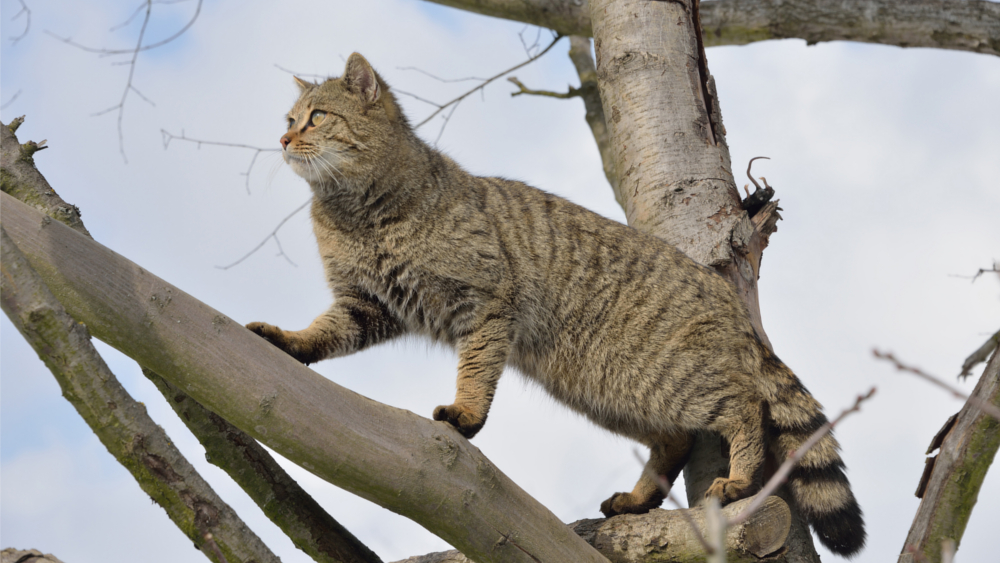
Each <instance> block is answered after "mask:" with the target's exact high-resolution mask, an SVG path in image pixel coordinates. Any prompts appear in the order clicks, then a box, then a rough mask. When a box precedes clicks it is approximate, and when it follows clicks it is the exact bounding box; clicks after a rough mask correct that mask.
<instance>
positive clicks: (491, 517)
mask: <svg viewBox="0 0 1000 563" xmlns="http://www.w3.org/2000/svg"><path fill="white" fill-rule="evenodd" d="M0 202H2V203H0V214H2V224H3V228H4V229H6V231H7V234H8V235H9V236H10V237H11V239H13V240H14V242H15V244H17V246H18V247H19V248H20V249H21V251H22V252H24V254H25V256H26V257H27V259H28V261H29V262H31V264H32V267H34V268H35V270H36V271H38V272H39V274H41V276H42V278H43V279H44V280H45V282H46V283H47V284H48V285H49V287H50V288H51V290H52V292H53V293H54V294H55V295H56V296H58V298H59V300H60V301H61V302H62V303H63V305H64V306H65V307H66V309H67V311H68V312H69V313H70V314H71V315H73V316H74V318H77V319H78V320H80V321H82V322H85V323H86V324H87V326H88V327H89V328H90V330H91V332H92V333H93V334H94V335H95V336H97V337H98V338H100V339H101V340H103V341H105V342H106V343H108V344H109V345H111V346H113V347H115V348H117V349H119V350H120V351H121V352H122V353H124V354H126V355H128V356H130V357H132V358H133V359H135V360H136V361H138V362H139V363H140V364H141V365H143V366H144V367H146V368H149V369H151V370H153V371H155V372H156V373H158V374H160V375H161V376H162V377H163V378H164V379H166V380H167V381H169V382H170V383H171V384H173V385H174V386H176V387H177V388H179V389H183V390H184V391H185V392H186V393H187V394H188V395H190V397H191V398H193V399H194V400H196V401H198V402H199V403H201V404H202V405H203V406H205V407H206V408H208V409H209V410H211V411H212V412H215V413H217V414H218V415H220V416H222V417H223V418H225V419H226V420H228V421H229V422H230V423H232V424H233V425H234V426H236V427H237V428H239V429H241V430H242V431H244V432H246V433H247V434H248V435H250V436H251V437H253V438H254V439H256V440H259V441H261V442H262V443H264V444H265V445H267V446H268V447H270V448H271V449H273V450H275V451H277V452H279V453H280V454H281V455H282V456H283V457H285V458H286V459H288V460H290V461H292V462H293V463H296V464H298V465H300V466H302V467H304V468H306V469H308V470H309V471H310V472H312V473H313V474H314V475H316V476H318V477H320V478H321V479H324V480H326V481H328V482H330V483H332V484H334V485H337V486H339V487H342V488H344V489H346V490H348V491H350V492H352V493H355V494H357V495H359V496H361V497H363V498H365V499H368V500H370V501H372V502H374V503H376V504H379V505H380V506H383V507H385V508H388V509H389V510H392V511H393V512H396V513H398V514H401V515H403V516H406V517H408V518H410V519H411V520H414V521H415V522H417V523H418V524H420V525H422V526H423V527H424V528H426V529H427V530H429V531H430V532H432V533H434V534H436V535H437V536H438V537H440V538H442V539H444V540H445V541H447V542H448V543H450V544H451V545H453V546H455V547H456V548H458V549H460V550H461V551H462V552H463V553H466V554H467V555H469V556H470V557H472V558H473V559H475V560H476V561H480V562H484V563H485V562H490V561H504V562H525V563H529V562H531V561H575V562H576V561H578V562H581V563H587V562H593V563H598V562H605V561H606V560H605V559H604V557H602V556H601V555H600V554H599V553H598V552H597V551H595V550H594V549H593V548H592V547H590V546H589V545H588V544H587V543H586V542H584V541H583V540H581V539H580V538H579V536H577V535H576V534H573V533H572V531H570V530H569V528H567V527H566V526H565V525H564V524H563V523H562V522H560V521H559V520H558V519H557V518H556V517H555V515H553V514H552V513H551V512H549V511H548V509H546V508H545V507H544V506H542V505H541V504H539V503H538V501H536V500H534V499H533V498H531V497H530V496H529V495H528V494H527V493H525V492H524V491H523V490H522V489H521V488H520V487H518V486H517V485H516V484H515V483H514V482H513V481H511V480H510V479H509V478H508V477H507V476H506V475H504V474H503V473H502V472H501V471H500V470H499V469H497V468H496V467H495V466H494V465H493V464H492V463H490V461H489V460H488V459H486V457H485V456H484V455H483V454H482V452H480V451H479V449H478V448H476V447H474V446H473V445H472V444H470V443H469V442H468V441H467V440H465V439H464V438H462V437H461V436H460V435H459V434H458V433H457V432H456V431H455V430H454V428H452V427H451V426H449V425H448V424H447V423H444V422H432V421H430V420H427V419H425V418H422V417H420V416H417V415H415V414H413V413H410V412H407V411H403V410H401V409H395V408H392V407H389V406H386V405H382V404H379V403H376V402H375V401H372V400H370V399H367V398H365V397H362V396H360V395H358V394H356V393H353V392H351V391H349V390H347V389H344V388H343V387H340V386H339V385H337V384H336V383H334V382H332V381H330V380H328V379H326V378H324V377H322V376H320V375H319V374H317V373H316V372H314V371H312V370H310V369H309V368H307V367H305V366H303V365H302V364H300V363H298V362H296V361H295V360H294V359H292V358H291V357H290V356H288V355H287V354H285V353H283V352H281V351H280V350H278V349H277V348H275V347H274V346H271V345H269V344H268V343H267V342H265V341H264V340H262V339H261V338H260V337H258V336H256V335H255V334H253V333H251V332H250V331H249V330H246V329H245V328H244V327H243V326H242V325H240V324H238V323H235V322H233V321H232V320H231V319H229V318H228V317H226V316H225V315H223V314H221V313H219V312H217V311H215V310H213V309H212V308H211V307H209V306H208V305H205V304H204V303H201V302H199V301H197V300H196V299H194V298H193V297H191V296H189V295H187V294H186V293H184V292H183V291H181V290H180V289H178V288H176V287H174V286H172V285H170V284H169V283H167V282H165V281H164V280H162V279H160V278H157V277H156V276H154V275H152V274H151V273H149V272H148V271H147V270H145V269H143V268H140V267H139V266H137V265H136V264H133V263H132V262H130V261H128V260H127V259H125V258H123V257H121V256H119V255H117V254H115V253H114V252H112V251H111V250H109V249H107V248H105V247H103V246H101V245H100V244H98V243H96V242H94V241H93V240H91V239H89V238H87V237H84V236H82V235H80V234H79V233H76V232H74V231H73V230H72V229H69V228H67V227H66V226H65V225H62V224H60V223H58V222H56V221H48V223H46V222H45V217H44V216H43V215H41V214H40V213H38V212H37V211H35V210H33V209H31V208H30V207H28V206H26V205H24V204H22V203H21V202H19V201H17V200H16V199H14V198H12V197H9V196H8V195H7V194H0Z"/></svg>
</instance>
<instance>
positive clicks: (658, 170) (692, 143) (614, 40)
mask: <svg viewBox="0 0 1000 563" xmlns="http://www.w3.org/2000/svg"><path fill="white" fill-rule="evenodd" d="M697 6H698V4H697V1H696V0H695V1H690V0H689V1H687V2H680V1H676V2H644V1H641V0H628V1H611V0H595V1H593V2H592V3H591V10H592V12H591V13H592V16H593V31H594V51H595V53H596V55H597V76H598V83H599V85H600V90H601V99H602V103H603V106H604V111H605V116H606V117H607V118H608V128H609V130H610V132H611V144H612V147H613V151H614V158H615V169H616V170H617V171H618V174H619V180H620V185H619V189H620V192H621V194H622V197H623V198H624V204H625V212H626V217H627V219H628V223H629V225H632V226H633V227H635V228H637V229H639V230H643V231H647V232H650V233H652V234H655V235H657V236H659V237H660V238H663V239H664V240H666V241H667V242H669V243H671V244H673V245H675V246H677V248H679V249H680V250H681V251H683V252H684V253H685V254H687V255H688V256H690V257H691V258H693V259H694V260H695V261H697V262H699V263H701V264H704V265H706V266H710V267H713V268H715V269H716V270H717V271H718V272H719V273H720V274H722V275H723V276H724V277H726V278H727V279H729V280H730V281H731V282H732V283H733V284H734V285H735V286H736V288H737V291H738V292H739V293H740V295H741V297H742V298H743V300H744V302H745V303H746V305H747V310H748V312H749V314H750V318H751V321H752V322H753V325H754V328H755V329H756V331H757V334H758V336H759V337H760V339H761V341H762V342H763V343H764V344H765V345H766V346H768V347H770V342H769V341H768V339H767V334H766V333H765V332H764V327H763V323H762V320H761V316H760V307H759V304H758V298H757V279H758V277H759V271H760V259H761V255H762V253H763V250H764V248H765V247H766V246H767V243H768V238H769V236H770V234H771V233H772V232H773V231H774V230H775V223H776V222H777V220H778V219H779V218H780V216H779V215H778V213H777V211H778V207H777V202H770V203H768V204H767V205H765V206H764V207H763V208H762V209H761V210H760V211H759V212H758V213H756V214H755V215H754V216H753V217H752V218H751V217H750V216H749V214H748V213H747V212H746V211H745V210H744V209H743V205H742V202H741V200H740V196H739V193H738V191H737V190H736V184H735V179H734V177H733V174H732V172H731V165H730V157H729V148H728V146H727V145H726V139H725V128H724V127H723V125H722V116H721V109H720V106H719V101H718V97H717V95H716V91H715V83H714V80H713V79H712V77H711V74H710V73H709V71H708V64H707V60H706V57H705V52H704V46H703V44H702V41H701V38H700V30H701V26H700V25H699V24H698V22H699V18H698V10H697ZM728 473H729V471H728V456H727V455H723V453H722V444H721V441H720V439H719V438H718V437H717V436H714V435H709V434H700V435H698V436H697V437H696V441H695V446H694V450H693V452H692V455H691V459H690V460H689V461H688V463H687V465H686V466H685V469H684V479H685V483H686V485H687V495H688V502H689V504H690V505H691V506H694V505H696V504H698V503H699V502H701V499H702V497H703V495H704V492H705V490H706V489H707V488H708V486H709V485H710V484H711V483H712V481H713V480H714V479H715V478H716V477H722V476H727V475H728ZM793 515H794V516H793V525H792V535H791V537H790V540H789V546H790V548H791V549H790V550H789V552H788V554H787V560H789V561H818V556H817V555H816V552H815V548H814V547H813V545H812V537H811V535H810V534H809V531H808V528H807V527H806V526H805V525H804V524H803V523H802V521H801V519H800V518H799V517H798V516H797V514H795V512H794V508H793Z"/></svg>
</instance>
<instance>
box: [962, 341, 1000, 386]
mask: <svg viewBox="0 0 1000 563" xmlns="http://www.w3.org/2000/svg"><path fill="white" fill-rule="evenodd" d="M997 344H1000V330H998V331H996V332H995V333H993V336H991V337H990V338H989V339H988V340H987V341H986V342H984V343H983V345H982V346H980V347H979V349H978V350H976V351H975V352H973V353H972V354H970V355H969V357H968V358H965V361H964V362H962V373H959V374H958V377H960V378H962V379H965V378H966V377H969V376H970V375H972V368H973V367H975V366H976V365H977V364H979V363H981V362H985V361H986V360H987V359H989V357H990V354H992V353H993V350H995V349H996V347H997Z"/></svg>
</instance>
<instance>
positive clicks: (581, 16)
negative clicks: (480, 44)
mask: <svg viewBox="0 0 1000 563" xmlns="http://www.w3.org/2000/svg"><path fill="white" fill-rule="evenodd" d="M428 1H430V2H435V3H437V4H444V5H446V6H452V7H455V8H460V9H462V10H468V11H470V12H476V13H478V14H483V15H487V16H494V17H498V18H504V19H509V20H515V21H519V22H524V23H529V24H532V25H537V26H541V27H547V28H550V29H553V30H555V31H558V32H559V33H562V34H563V35H585V36H590V35H592V33H593V24H592V21H591V14H590V10H589V8H588V0H428ZM701 11H702V20H701V22H702V26H703V28H704V30H705V45H707V46H709V47H713V46H717V45H746V44H747V43H753V42H756V41H765V40H768V39H793V38H794V39H805V40H806V41H807V42H809V43H810V44H812V43H819V42H822V41H861V42H864V43H877V44H881V45H895V46H897V47H930V48H935V49H955V50H959V51H972V52H975V53H983V54H988V55H1000V5H998V4H997V3H994V2H989V1H986V0H955V1H947V0H841V1H839V2H828V1H826V0H714V1H712V2H705V3H704V4H702V10H701Z"/></svg>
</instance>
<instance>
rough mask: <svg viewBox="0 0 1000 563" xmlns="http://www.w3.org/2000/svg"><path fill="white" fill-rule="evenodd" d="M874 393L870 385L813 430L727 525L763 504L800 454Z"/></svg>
mask: <svg viewBox="0 0 1000 563" xmlns="http://www.w3.org/2000/svg"><path fill="white" fill-rule="evenodd" d="M874 394H875V388H874V387H872V388H871V389H870V390H869V391H868V392H867V393H865V394H864V395H858V398H857V399H855V401H854V405H853V406H851V407H850V408H847V409H844V411H843V412H841V413H840V415H839V416H838V417H837V418H835V419H833V420H831V421H829V422H827V423H826V424H824V425H823V426H820V427H819V428H818V429H817V430H816V431H815V432H813V434H812V436H809V439H808V440H806V441H805V442H804V443H803V444H802V445H801V446H799V447H798V448H796V449H795V451H793V452H792V453H790V454H788V459H786V460H785V461H784V463H782V464H781V466H780V467H778V470H777V471H775V473H774V475H773V476H772V477H771V479H770V480H768V482H767V483H766V484H765V485H764V487H763V488H762V489H761V490H760V492H759V493H757V497H756V498H754V499H753V502H751V503H750V504H749V505H747V507H746V508H744V509H743V511H742V512H740V513H739V514H737V515H736V517H735V518H733V519H732V520H730V521H729V526H735V525H737V524H741V523H743V522H745V521H746V519H747V518H749V517H750V516H751V515H752V514H753V513H754V512H756V511H757V509H758V508H760V507H761V505H763V504H764V501H766V500H767V497H769V496H771V495H772V494H774V492H775V491H777V490H778V487H780V486H781V485H782V484H784V482H785V480H786V479H787V478H788V474H789V473H791V472H792V469H794V468H795V464H796V463H798V462H799V460H800V459H802V456H804V455H805V454H806V452H808V451H809V450H810V449H812V447H813V446H815V445H816V444H817V443H818V442H819V441H820V440H821V439H823V436H826V435H827V434H829V433H830V432H831V431H832V430H833V427H834V426H836V425H838V424H840V421H841V420H843V419H844V417H846V416H847V415H849V414H851V413H853V412H858V411H859V410H861V403H863V402H864V401H866V400H868V399H870V398H871V397H872V395H874Z"/></svg>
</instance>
